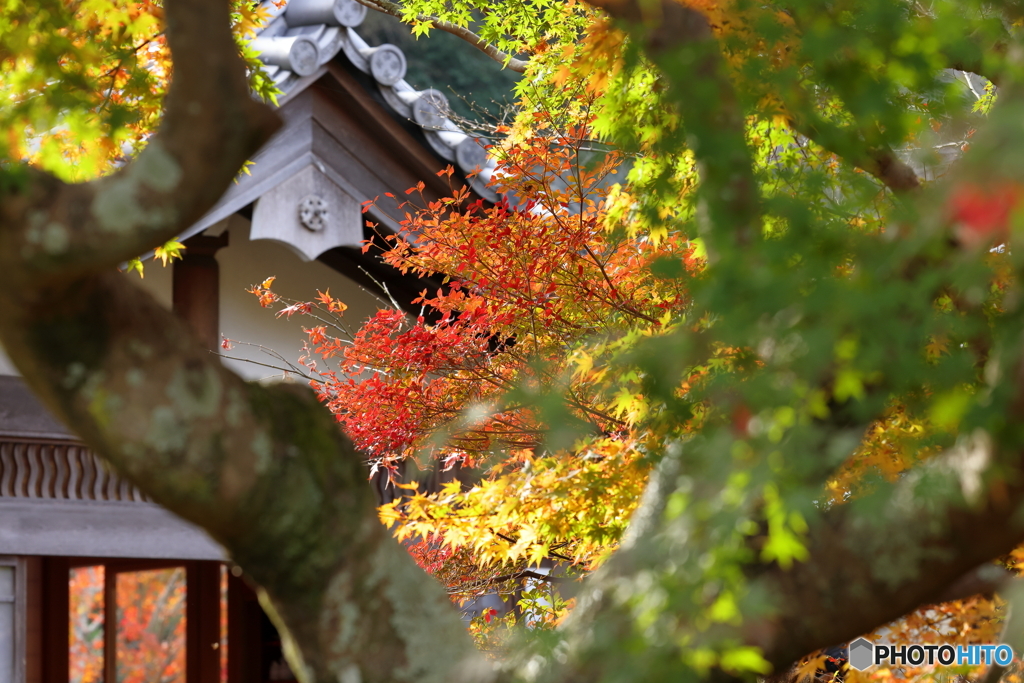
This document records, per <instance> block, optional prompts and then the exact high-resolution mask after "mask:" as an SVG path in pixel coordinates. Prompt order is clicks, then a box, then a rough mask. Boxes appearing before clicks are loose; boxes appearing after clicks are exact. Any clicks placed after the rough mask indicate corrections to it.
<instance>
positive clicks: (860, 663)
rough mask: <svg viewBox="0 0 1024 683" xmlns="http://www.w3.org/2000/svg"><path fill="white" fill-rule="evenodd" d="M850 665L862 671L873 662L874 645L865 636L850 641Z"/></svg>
mask: <svg viewBox="0 0 1024 683" xmlns="http://www.w3.org/2000/svg"><path fill="white" fill-rule="evenodd" d="M849 651H850V666H851V667H853V668H854V669H856V670H857V671H864V669H867V668H868V667H870V666H871V665H872V664H874V663H875V646H874V644H873V643H872V642H871V641H870V640H868V639H867V638H858V639H857V640H855V641H853V642H852V643H850V650H849Z"/></svg>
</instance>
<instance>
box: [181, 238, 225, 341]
mask: <svg viewBox="0 0 1024 683" xmlns="http://www.w3.org/2000/svg"><path fill="white" fill-rule="evenodd" d="M227 244H228V233H226V232H225V233H222V234H221V235H220V236H218V237H207V236H205V235H196V236H195V237H190V238H189V239H187V240H185V247H186V249H185V253H184V258H182V259H181V260H180V261H175V262H174V272H173V275H172V286H171V289H172V300H173V302H174V312H175V313H177V314H178V315H180V316H181V317H182V318H184V319H185V320H186V321H187V322H188V323H189V325H191V326H192V329H193V330H195V333H196V334H197V335H199V338H200V339H201V340H202V342H203V344H204V345H205V346H206V347H207V348H208V349H210V350H211V351H216V350H217V349H218V348H219V347H220V267H219V264H218V263H217V258H216V256H215V254H216V253H217V250H218V249H220V248H221V247H225V246H227Z"/></svg>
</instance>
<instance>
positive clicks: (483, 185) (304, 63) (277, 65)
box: [252, 0, 498, 201]
mask: <svg viewBox="0 0 1024 683" xmlns="http://www.w3.org/2000/svg"><path fill="white" fill-rule="evenodd" d="M263 7H264V8H265V9H266V10H267V11H269V12H270V14H271V16H272V19H271V20H270V22H268V24H267V26H265V27H264V28H263V30H262V31H261V32H260V34H259V35H258V36H257V37H256V39H255V40H254V41H253V42H252V47H253V48H255V49H256V50H257V51H259V53H260V58H261V59H262V60H263V62H264V64H265V65H266V66H265V67H264V68H265V70H266V72H267V74H268V75H269V76H270V78H271V79H273V81H274V83H275V84H276V85H277V87H278V88H280V89H281V91H282V92H283V93H284V97H288V95H289V94H291V93H293V92H295V91H296V90H301V89H302V88H303V87H305V86H306V85H308V84H309V83H311V82H312V81H314V80H316V78H318V77H319V75H320V74H321V73H322V70H323V68H324V65H325V64H327V62H329V61H331V60H332V59H334V58H335V57H336V56H337V55H338V54H339V53H344V55H345V58H346V59H347V60H348V61H349V62H350V63H351V64H352V65H353V66H355V67H356V68H357V69H359V70H360V71H362V72H363V73H366V74H368V75H370V76H371V77H372V78H373V81H374V82H375V84H376V87H377V88H378V89H379V90H380V94H381V96H382V97H383V99H384V101H385V102H387V104H388V106H390V107H391V109H392V110H394V112H395V113H396V114H397V115H398V116H400V117H402V118H404V119H407V120H409V121H411V122H413V123H414V124H415V125H417V126H419V127H420V128H421V129H422V130H423V134H424V136H425V137H426V140H427V142H428V143H429V144H430V147H431V148H432V149H433V150H434V151H435V152H436V153H437V154H438V155H439V156H440V157H441V158H443V159H445V160H447V161H450V162H452V163H453V164H455V165H456V166H457V167H458V168H459V170H461V171H462V172H463V173H471V172H473V171H476V172H477V175H475V176H474V177H472V178H470V179H469V184H470V187H472V188H473V190H474V191H475V192H476V193H477V194H478V195H480V196H481V197H483V198H485V199H488V200H490V201H497V199H498V195H497V194H496V193H495V192H494V190H492V189H490V188H489V187H487V181H488V180H490V178H491V174H492V173H493V172H494V169H495V163H494V161H493V159H491V158H490V157H488V155H487V152H486V151H485V149H484V147H483V145H486V144H487V141H486V140H483V139H481V138H478V137H475V136H472V135H469V134H467V133H466V132H465V131H463V130H462V129H461V128H459V126H458V125H456V124H455V123H454V122H453V121H452V120H451V119H450V118H449V117H448V113H449V112H450V108H449V106H448V99H447V98H446V97H445V96H444V94H443V93H440V92H438V91H437V90H432V89H428V90H416V89H415V88H413V87H412V86H411V85H409V84H408V83H407V82H406V81H405V72H406V59H405V55H404V54H403V53H402V51H401V50H400V49H399V48H397V47H395V46H394V45H389V44H384V45H378V46H376V47H370V46H369V45H368V44H367V43H366V41H365V40H363V38H362V37H361V36H360V35H359V33H358V32H357V31H356V29H357V28H358V27H359V25H360V24H362V23H363V19H364V18H365V17H366V12H367V8H366V7H365V6H364V5H360V4H359V3H358V2H356V1H355V0H289V1H288V3H287V5H285V6H284V7H283V8H278V7H277V6H276V5H275V4H274V3H273V2H271V1H270V0H265V1H264V3H263Z"/></svg>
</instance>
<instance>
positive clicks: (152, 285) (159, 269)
mask: <svg viewBox="0 0 1024 683" xmlns="http://www.w3.org/2000/svg"><path fill="white" fill-rule="evenodd" d="M142 273H143V275H144V277H141V278H140V277H139V274H138V273H124V277H126V278H128V281H129V282H131V283H132V284H133V285H135V286H136V287H139V288H141V289H143V290H145V291H147V292H149V293H150V294H151V295H152V296H153V298H155V299H156V300H157V301H158V302H160V304H161V305H162V306H163V307H164V308H166V309H167V310H168V311H169V310H171V306H172V305H173V301H172V298H171V280H172V273H173V271H172V269H171V264H169V263H168V264H167V265H166V266H164V265H163V264H162V263H160V261H159V259H149V260H148V261H146V263H145V267H144V268H143V271H142Z"/></svg>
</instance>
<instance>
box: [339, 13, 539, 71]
mask: <svg viewBox="0 0 1024 683" xmlns="http://www.w3.org/2000/svg"><path fill="white" fill-rule="evenodd" d="M356 2H358V3H359V4H360V5H364V6H366V7H369V8H370V9H372V10H376V11H378V12H383V13H384V14H390V15H391V16H393V17H397V18H398V19H402V20H403V21H404V20H405V15H404V14H403V13H402V6H401V5H399V4H398V3H394V2H389V1H388V0H356ZM416 21H420V22H423V23H425V24H430V25H431V26H433V27H434V28H436V29H437V30H439V31H444V32H445V33H450V34H452V35H453V36H456V37H457V38H461V39H462V40H464V41H466V42H467V43H469V44H470V45H472V46H473V47H475V48H476V49H478V50H480V51H481V52H483V53H484V54H485V55H487V56H488V57H490V58H491V59H493V60H494V61H496V62H499V63H500V64H501V65H502V66H504V67H505V68H506V69H509V70H510V71H515V72H516V73H520V74H521V73H524V72H525V71H526V65H527V63H528V61H527V60H524V59H516V58H515V57H513V56H512V55H510V54H508V53H507V52H502V51H501V50H499V49H498V48H497V47H495V46H494V45H492V44H491V43H488V42H487V41H486V40H484V39H483V38H481V37H480V36H478V35H477V34H475V33H473V32H472V31H470V30H469V29H468V28H466V27H465V26H459V25H458V24H453V23H451V22H450V21H444V20H443V19H439V18H437V17H431V16H427V15H426V14H417V15H416Z"/></svg>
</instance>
